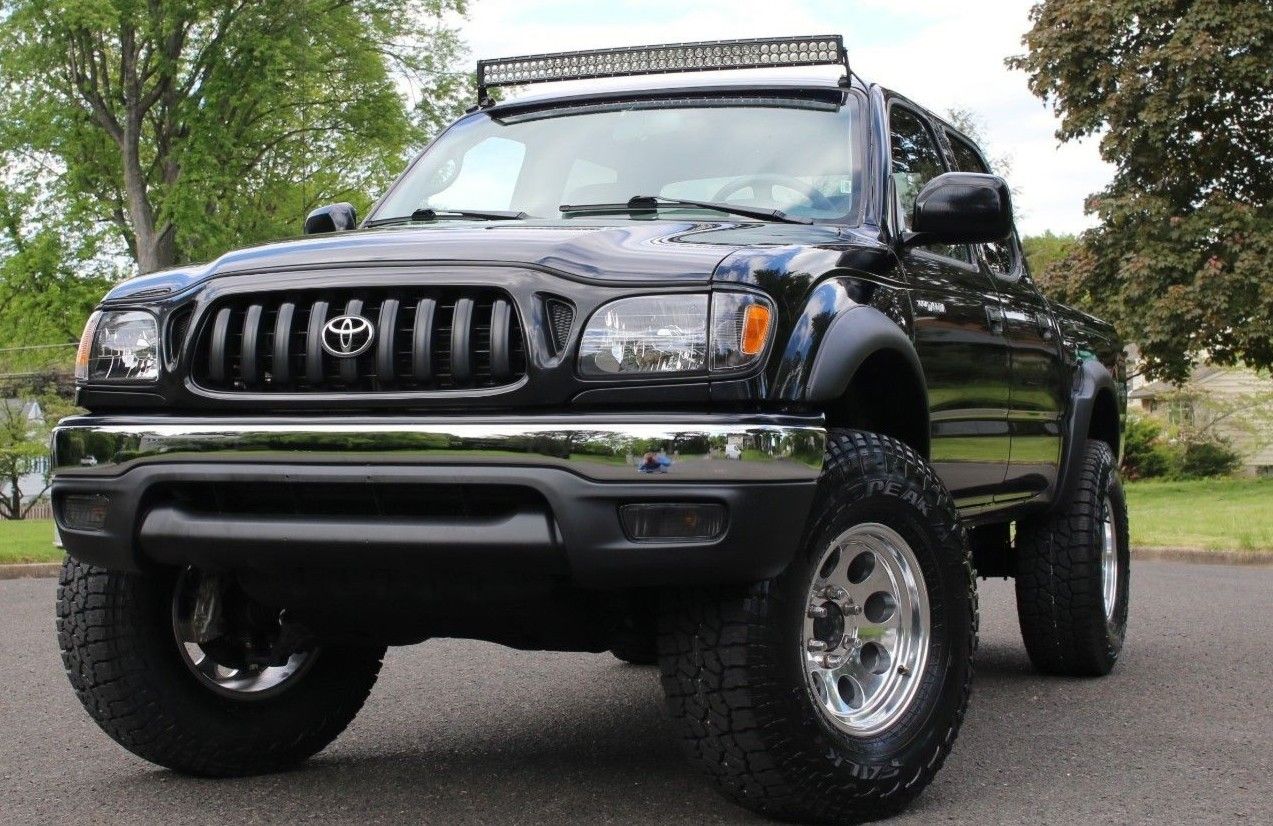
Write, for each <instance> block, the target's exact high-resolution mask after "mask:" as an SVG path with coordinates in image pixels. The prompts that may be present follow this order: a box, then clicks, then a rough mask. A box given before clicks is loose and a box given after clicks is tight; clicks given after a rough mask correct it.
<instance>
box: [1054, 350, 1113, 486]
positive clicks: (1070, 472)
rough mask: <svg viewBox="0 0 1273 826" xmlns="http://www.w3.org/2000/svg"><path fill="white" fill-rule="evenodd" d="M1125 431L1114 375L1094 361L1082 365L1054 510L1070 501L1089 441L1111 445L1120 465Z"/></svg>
mask: <svg viewBox="0 0 1273 826" xmlns="http://www.w3.org/2000/svg"><path fill="white" fill-rule="evenodd" d="M1122 432H1123V429H1122V420H1121V416H1120V414H1119V405H1118V386H1117V384H1116V383H1115V381H1114V376H1113V374H1112V373H1110V371H1109V368H1107V367H1106V366H1105V365H1103V364H1101V363H1100V362H1099V361H1096V360H1095V359H1089V360H1087V361H1084V362H1082V363H1081V364H1079V366H1078V371H1077V375H1076V377H1075V382H1074V392H1073V393H1072V395H1071V397H1070V415H1069V418H1068V419H1067V421H1066V422H1065V432H1064V441H1063V445H1062V448H1061V467H1060V472H1059V473H1058V474H1057V481H1056V488H1055V490H1054V491H1053V496H1052V506H1053V507H1054V508H1056V507H1060V506H1062V505H1064V504H1065V502H1066V500H1067V499H1068V498H1069V492H1070V487H1071V486H1072V482H1073V479H1074V478H1075V476H1076V474H1077V470H1076V468H1077V466H1078V464H1079V463H1080V462H1082V461H1083V449H1084V446H1085V445H1086V444H1087V440H1088V439H1096V440H1098V441H1102V442H1104V443H1105V444H1107V445H1109V447H1110V450H1112V451H1113V452H1114V460H1115V462H1117V461H1118V460H1119V458H1120V456H1121V455H1122Z"/></svg>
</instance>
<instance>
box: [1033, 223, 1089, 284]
mask: <svg viewBox="0 0 1273 826" xmlns="http://www.w3.org/2000/svg"><path fill="white" fill-rule="evenodd" d="M1078 243H1079V240H1078V238H1076V237H1075V236H1073V235H1054V234H1053V233H1052V232H1051V231H1048V232H1045V233H1043V234H1042V235H1030V236H1027V237H1025V238H1022V239H1021V251H1022V252H1023V253H1025V260H1026V263H1027V264H1028V265H1029V267H1030V273H1031V274H1032V275H1034V276H1035V277H1036V278H1038V277H1041V276H1042V274H1043V273H1046V272H1047V271H1048V270H1049V269H1051V268H1052V267H1053V266H1056V265H1058V264H1060V263H1061V262H1063V261H1065V260H1066V259H1067V258H1068V257H1069V256H1070V254H1071V253H1072V252H1073V251H1074V249H1075V248H1076V247H1077V246H1078ZM1044 277H1046V276H1044Z"/></svg>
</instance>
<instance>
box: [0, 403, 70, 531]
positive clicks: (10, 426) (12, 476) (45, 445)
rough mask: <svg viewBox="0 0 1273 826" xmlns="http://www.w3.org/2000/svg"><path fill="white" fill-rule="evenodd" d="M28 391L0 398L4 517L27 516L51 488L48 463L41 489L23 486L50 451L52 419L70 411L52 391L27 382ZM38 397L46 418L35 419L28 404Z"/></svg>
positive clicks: (0, 480)
mask: <svg viewBox="0 0 1273 826" xmlns="http://www.w3.org/2000/svg"><path fill="white" fill-rule="evenodd" d="M22 389H24V390H26V391H30V392H26V393H22V392H20V393H19V394H18V395H17V397H16V398H12V399H6V398H0V488H3V490H4V495H3V496H0V519H23V518H25V517H26V515H27V513H28V512H29V511H30V510H31V508H32V507H33V506H34V505H35V503H36V500H38V499H39V498H40V497H41V496H43V495H44V493H45V492H46V491H47V490H48V489H49V473H48V466H47V464H44V465H43V467H44V469H45V470H44V477H43V480H42V481H41V488H40V489H39V490H30V489H28V490H23V489H22V488H21V482H22V480H23V478H24V477H26V476H28V475H30V474H33V473H36V472H37V471H38V469H39V468H40V467H41V465H42V463H43V462H44V460H45V459H47V458H48V455H49V433H50V431H51V428H52V422H54V421H56V420H57V418H60V417H61V416H62V415H65V414H66V413H68V412H70V411H69V407H68V405H67V404H66V403H65V402H63V401H62V400H60V399H58V398H57V397H56V396H54V395H52V394H48V393H42V394H41V393H35V392H34V388H33V385H31V384H29V383H28V384H27V385H26V386H25V387H24V388H22ZM33 400H38V401H39V402H40V404H41V407H42V408H43V409H44V418H43V420H42V421H32V420H31V419H30V417H29V416H28V407H27V404H28V402H30V401H33ZM24 500H25V501H24Z"/></svg>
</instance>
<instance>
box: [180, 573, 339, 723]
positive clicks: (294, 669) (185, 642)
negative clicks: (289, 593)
mask: <svg viewBox="0 0 1273 826" xmlns="http://www.w3.org/2000/svg"><path fill="white" fill-rule="evenodd" d="M221 590H222V589H221V588H220V587H219V580H218V579H217V578H215V577H210V576H205V575H203V574H202V573H200V571H199V570H198V569H196V568H186V569H185V570H184V571H182V573H181V576H180V577H179V578H178V580H177V585H176V588H175V589H174V590H173V598H172V630H173V635H174V637H175V639H176V642H177V651H178V652H179V654H180V656H181V660H182V662H183V663H185V665H186V668H188V669H189V670H190V672H191V673H192V674H194V676H195V678H196V679H198V681H199V682H200V684H202V685H203V686H204V687H205V688H208V689H211V690H212V691H213V692H215V693H217V694H220V695H221V696H223V697H228V698H230V699H234V700H263V699H266V698H268V697H273V696H275V695H277V694H279V693H280V692H282V691H285V690H286V689H287V688H289V687H290V686H292V685H294V684H296V683H297V682H298V681H299V680H300V678H301V677H303V676H304V675H305V673H306V672H307V671H309V669H310V666H312V665H313V664H314V660H315V659H316V658H317V654H318V652H317V651H316V650H308V651H298V652H296V653H294V654H292V655H291V656H290V657H289V658H288V660H287V662H285V663H283V664H282V665H274V666H267V665H259V664H247V663H235V662H233V659H235V658H234V657H233V655H232V654H229V653H228V652H227V650H226V648H225V647H224V644H223V643H220V644H219V640H218V638H217V631H216V629H217V628H218V627H219V626H220V625H221V623H222V621H223V620H222V617H221V614H222V611H223V607H224V606H223V604H222V602H223V594H222V593H221ZM279 619H280V620H281V617H280V618H279ZM263 630H265V629H263ZM269 630H271V631H272V630H274V629H269ZM227 663H228V664H227Z"/></svg>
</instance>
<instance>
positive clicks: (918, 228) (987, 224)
mask: <svg viewBox="0 0 1273 826" xmlns="http://www.w3.org/2000/svg"><path fill="white" fill-rule="evenodd" d="M911 230H912V232H911V234H910V235H908V236H907V237H906V239H905V241H906V243H907V244H908V245H910V244H989V243H993V242H995V241H1002V240H1004V239H1005V238H1007V237H1008V236H1010V235H1012V194H1011V192H1010V191H1009V190H1008V183H1007V181H1005V180H1004V179H1003V178H1000V177H999V176H998V175H984V174H981V173H978V172H947V173H945V174H944V175H938V176H937V177H936V178H933V179H932V180H931V181H929V182H928V183H927V184H925V185H924V188H923V189H921V190H920V192H919V195H918V196H917V197H916V198H915V214H914V216H913V217H912V219H911Z"/></svg>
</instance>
